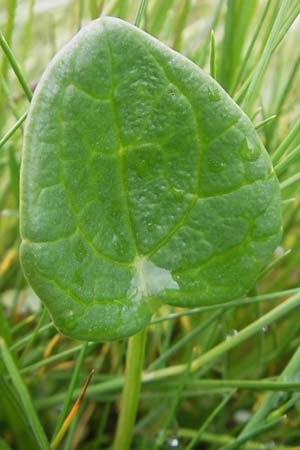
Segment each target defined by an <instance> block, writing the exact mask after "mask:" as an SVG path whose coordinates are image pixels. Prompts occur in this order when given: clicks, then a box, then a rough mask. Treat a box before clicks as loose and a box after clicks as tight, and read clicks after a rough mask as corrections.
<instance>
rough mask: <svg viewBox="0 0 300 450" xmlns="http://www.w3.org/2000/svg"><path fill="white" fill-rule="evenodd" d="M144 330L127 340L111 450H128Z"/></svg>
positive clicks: (135, 407) (143, 348)
mask: <svg viewBox="0 0 300 450" xmlns="http://www.w3.org/2000/svg"><path fill="white" fill-rule="evenodd" d="M145 343H146V329H144V330H142V331H140V332H139V333H137V334H135V335H134V336H132V337H130V338H129V339H128V349H127V356H126V369H125V384H124V388H123V393H122V398H121V410H120V414H119V419H118V424H117V431H116V435H115V440H114V444H113V450H120V449H122V450H128V449H129V446H130V443H131V438H132V431H133V427H134V422H135V417H136V411H137V406H138V400H139V394H140V389H141V377H142V369H143V362H144V354H145Z"/></svg>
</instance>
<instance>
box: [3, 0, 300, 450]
mask: <svg viewBox="0 0 300 450" xmlns="http://www.w3.org/2000/svg"><path fill="white" fill-rule="evenodd" d="M147 3H148V4H147V5H146V2H139V1H134V0H133V1H129V0H106V1H95V0H86V1H79V0H69V1H64V0H60V1H55V0H52V1H51V0H48V1H46V0H39V1H38V0H36V1H34V0H24V1H21V0H19V1H16V0H1V1H0V29H1V31H2V33H3V35H4V36H5V38H6V41H7V43H8V45H9V47H10V48H11V50H12V55H9V54H8V56H9V57H7V55H5V54H4V53H5V51H6V53H7V46H6V44H5V41H3V39H2V37H1V42H0V43H1V47H2V50H3V51H1V55H0V287H1V303H0V335H1V338H0V352H1V360H0V436H1V439H0V449H2V448H3V449H10V448H11V449H14V448H15V449H22V450H23V449H25V450H26V449H33V450H34V449H39V448H41V449H47V448H49V444H48V441H50V442H51V441H52V442H53V437H54V436H55V435H56V434H57V431H58V430H59V429H60V428H61V425H62V423H63V421H64V419H65V417H66V415H67V414H68V412H69V411H70V409H71V407H72V405H73V402H74V401H75V399H76V398H77V397H78V395H79V392H80V390H81V387H82V385H83V384H84V382H85V380H86V378H87V376H88V374H89V372H90V370H91V369H92V368H94V369H95V374H94V376H93V378H92V381H91V384H90V387H89V389H88V390H87V392H86V395H85V397H84V400H83V402H82V403H81V406H80V409H79V412H78V414H77V415H76V416H75V418H74V420H73V421H72V423H71V426H70V428H69V429H68V431H67V435H66V437H65V439H64V440H63V441H62V442H61V443H60V444H59V445H60V448H64V449H65V450H66V449H79V448H80V449H87V450H88V449H105V448H109V447H110V445H111V444H112V438H113V434H114V430H115V425H116V418H117V414H118V410H119V401H118V400H119V398H120V390H121V387H122V384H123V378H122V374H123V369H124V358H125V351H126V342H113V343H106V344H81V343H80V342H74V341H71V340H68V339H66V338H64V337H62V336H59V335H57V333H56V330H55V328H54V327H53V325H52V324H51V320H50V318H49V316H48V315H47V312H46V311H45V310H44V309H43V308H42V307H41V306H40V303H39V300H38V299H37V298H36V297H35V295H34V294H33V292H32V291H31V289H30V288H29V287H28V286H27V285H26V282H25V280H24V278H23V275H22V272H21V269H20V265H19V262H18V246H19V233H18V201H19V193H18V192H19V190H18V180H19V166H20V156H21V148H22V131H23V122H22V118H24V116H23V114H24V113H26V111H27V109H28V99H27V97H30V92H28V90H27V91H26V84H25V83H27V84H28V85H29V86H30V88H31V89H32V90H33V89H34V87H35V86H36V84H37V82H38V80H39V78H40V76H41V74H42V72H43V70H44V69H45V67H46V65H47V64H48V62H49V60H50V59H51V58H52V56H53V55H54V54H55V53H56V51H57V50H58V49H60V48H61V47H62V46H63V45H64V44H65V43H66V42H67V41H68V40H69V39H70V38H71V37H72V36H73V35H74V34H75V32H76V31H77V30H78V29H79V28H80V27H81V26H82V25H84V24H85V23H88V22H89V21H90V20H91V19H92V18H96V17H98V15H99V14H100V13H102V14H107V15H114V16H117V17H121V18H124V19H126V20H128V21H129V22H132V23H133V22H134V20H135V17H136V14H137V12H138V9H139V6H141V5H142V6H147V8H146V10H145V11H144V12H143V11H142V12H143V17H142V21H141V27H142V28H143V29H145V30H147V31H148V32H150V33H151V34H153V35H154V36H156V37H158V38H160V39H161V40H162V41H163V42H164V43H166V44H168V45H170V46H171V47H173V48H175V49H176V50H178V51H180V52H181V53H183V54H184V55H186V56H187V57H189V58H190V59H192V60H193V61H194V62H195V63H196V64H199V65H200V67H203V68H204V69H205V70H206V71H208V72H211V73H212V74H213V75H215V76H216V78H217V80H218V81H219V82H220V83H221V84H222V85H223V87H224V88H225V89H226V90H227V91H228V92H229V93H230V95H232V96H233V98H234V99H235V100H236V101H237V102H238V103H239V104H240V105H241V107H242V108H243V109H244V110H245V111H246V112H247V113H248V114H249V116H250V118H251V119H252V120H253V123H254V124H255V125H256V126H257V129H258V133H259V135H260V137H261V139H262V141H263V143H264V144H265V146H266V148H267V150H268V151H269V152H270V155H271V156H272V159H273V162H274V165H275V169H276V172H277V174H278V176H279V179H280V182H281V188H282V211H283V219H284V223H283V225H284V237H283V241H282V244H281V246H280V247H279V248H278V249H277V250H276V253H275V255H274V258H273V261H272V263H271V264H270V265H269V266H268V267H266V268H265V269H264V271H263V272H262V274H261V276H260V278H259V280H258V281H257V285H256V287H255V288H254V289H253V291H252V292H251V293H249V296H248V297H247V298H246V299H240V300H238V301H235V302H234V303H232V304H227V305H220V306H218V307H214V308H211V309H210V308H202V309H201V308H200V309H198V311H193V314H192V315H189V314H190V313H187V312H184V311H183V312H182V311H178V310H177V311H175V310H172V309H171V308H164V309H163V310H162V311H160V316H159V317H156V318H155V319H154V321H153V322H155V323H153V324H152V325H151V326H149V327H148V331H147V349H146V364H145V371H146V373H145V375H144V378H143V387H142V393H141V398H140V404H139V412H138V417H137V422H136V426H135V434H134V439H133V444H132V448H133V449H138V450H143V449H145V450H147V449H151V450H152V449H161V450H163V449H170V448H177V449H190V450H191V449H194V450H195V449H221V448H222V449H223V450H224V449H226V450H229V449H237V448H241V449H253V450H255V449H271V448H275V449H294V450H295V449H300V427H299V425H300V418H299V409H300V401H299V392H300V334H299V331H300V321H299V313H300V288H299V276H300V266H299V259H300V258H299V254H300V251H299V250H300V248H299V247H300V239H299V238H300V236H299V234H300V227H299V218H300V217H299V216H300V195H299V182H300V173H299V169H300V164H299V156H300V135H299V131H300V119H299V112H300V109H299V99H300V89H299V83H300V80H299V65H300V51H299V44H298V43H299V39H300V24H299V18H297V17H298V15H299V13H300V2H299V1H298V0H261V1H258V0H247V1H244V0H227V1H226V0H219V1H217V0H206V1H205V0H197V1H191V0H164V1H161V0H149V1H148V2H147ZM212 29H213V30H214V34H213V35H211V30H212ZM16 61H17V62H18V64H19V68H20V72H18V71H17V75H18V76H19V80H18V78H17V76H16V74H15V71H16V70H15V68H14V67H13V64H14V63H15V62H16ZM20 81H21V83H20ZM22 83H23V86H22ZM26 94H27V95H26ZM274 116H275V117H274ZM20 118H21V120H19V119H20ZM16 123H17V125H16V126H15V124H16ZM174 314H175V315H174ZM192 361H193V362H192ZM195 361H196V364H194V363H195ZM192 364H194V367H195V368H196V370H193V373H192V374H191V371H190V370H189V369H190V367H191V365H192ZM178 368H179V369H178ZM180 368H181V369H180ZM147 373H148V374H147ZM45 434H46V436H47V438H46V436H45ZM52 448H54V446H53V445H52ZM120 450H122V449H120Z"/></svg>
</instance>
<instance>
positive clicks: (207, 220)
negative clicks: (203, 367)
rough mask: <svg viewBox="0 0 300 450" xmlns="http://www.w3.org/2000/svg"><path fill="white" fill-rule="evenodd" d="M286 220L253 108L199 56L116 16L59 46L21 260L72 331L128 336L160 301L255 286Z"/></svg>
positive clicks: (47, 77)
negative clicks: (246, 109)
mask: <svg viewBox="0 0 300 450" xmlns="http://www.w3.org/2000/svg"><path fill="white" fill-rule="evenodd" d="M280 222H281V220H280V195H279V185H278V181H277V178H276V176H275V174H274V171H273V168H272V165H271V163H270V160H269V157H268V155H267V152H266V151H265V149H264V148H263V146H262V145H261V143H260V141H259V139H258V137H257V135H256V133H255V131H254V129H253V127H252V125H251V123H250V121H249V120H248V118H247V117H246V116H245V114H244V113H243V112H242V111H241V110H240V108H239V107H238V106H237V105H236V104H235V103H234V102H233V101H232V100H231V99H230V97H229V96H228V95H227V94H226V93H225V92H224V91H223V90H222V88H221V87H220V86H219V85H218V84H217V83H216V82H215V81H214V80H213V79H211V78H210V77H209V76H208V75H206V74H205V73H204V72H203V71H202V70H200V69H199V68H198V67H197V66H196V65H194V64H193V63H192V62H190V61H188V60H187V59H186V58H184V57H183V56H181V55H179V54H177V53H175V52H174V51H172V50H171V49H169V48H167V47H166V46H164V45H163V44H161V43H160V42H159V41H157V40H156V39H154V38H152V37H151V36H148V35H147V34H146V33H144V32H142V31H140V30H139V29H137V28H135V27H133V26H131V25H129V24H127V23H125V22H123V21H121V20H118V19H114V18H101V19H99V20H96V21H94V22H92V23H91V24H90V25H89V26H87V27H86V28H84V29H83V30H82V31H81V32H80V33H79V34H78V35H77V36H75V38H74V39H73V40H72V41H71V42H70V43H69V44H68V45H67V46H66V47H65V48H64V49H63V50H62V51H61V52H59V54H58V55H57V56H56V57H55V58H54V60H53V61H52V63H51V64H50V66H49V68H48V69H47V70H46V72H45V74H44V76H43V78H42V80H41V81H40V83H39V86H38V89H37V91H36V93H35V95H34V99H33V102H32V105H31V109H30V114H29V117H28V120H27V126H26V135H25V145H24V155H23V162H22V176H21V234H22V239H23V242H22V245H21V259H22V264H23V267H24V271H25V274H26V276H27V278H28V280H29V282H30V283H31V285H32V287H33V288H34V290H35V291H36V293H37V294H38V295H39V296H40V298H41V299H42V300H43V301H44V302H45V304H46V305H47V307H48V309H49V311H50V313H51V315H52V316H53V320H54V322H55V323H56V325H57V327H58V328H59V329H60V330H61V331H62V333H64V334H66V335H68V336H71V337H74V338H78V339H86V340H90V341H92V340H108V339H116V338H121V337H124V336H128V335H131V334H133V333H135V332H137V331H138V330H139V329H141V328H142V327H144V326H145V325H146V324H147V322H149V320H150V317H151V313H152V310H153V308H154V307H156V305H157V303H158V302H159V303H167V304H172V305H178V306H186V307H188V306H196V305H204V304H212V303H219V302H225V301H228V300H231V299H234V298H236V297H238V296H240V295H243V294H245V293H246V291H247V290H248V289H249V288H250V287H251V286H252V285H253V283H254V282H255V279H256V278H257V275H258V273H259V271H260V269H261V267H262V266H263V265H264V264H265V263H266V262H267V261H268V259H269V258H270V256H271V255H272V253H273V251H274V248H275V247H276V245H277V244H278V241H279V238H280V226H281V225H280Z"/></svg>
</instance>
